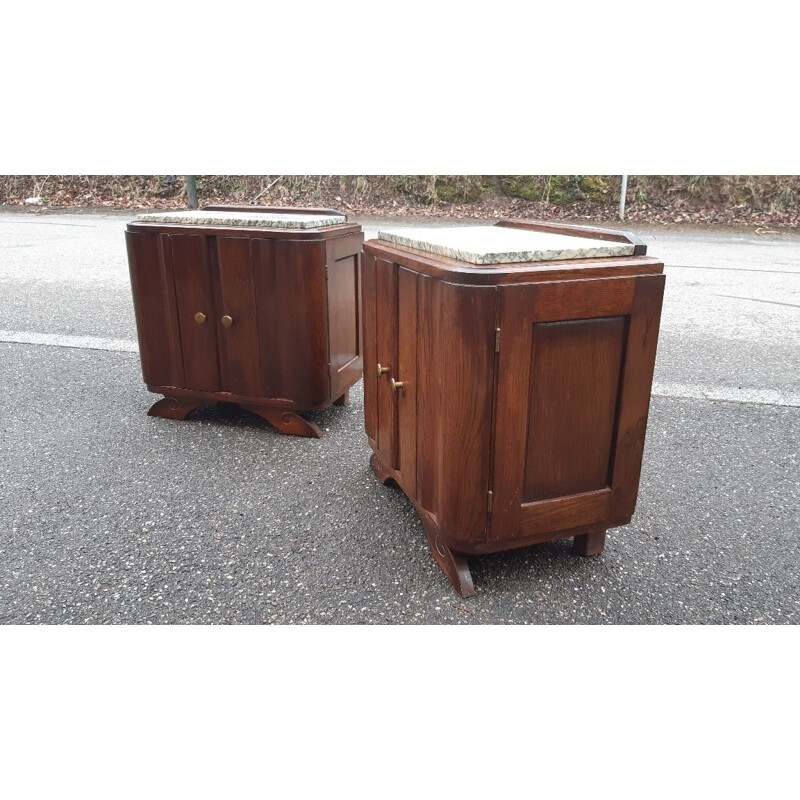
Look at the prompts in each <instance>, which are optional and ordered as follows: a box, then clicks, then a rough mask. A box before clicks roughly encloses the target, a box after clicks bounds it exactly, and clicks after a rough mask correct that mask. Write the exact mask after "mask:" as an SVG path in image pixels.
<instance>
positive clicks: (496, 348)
mask: <svg viewBox="0 0 800 800" xmlns="http://www.w3.org/2000/svg"><path fill="white" fill-rule="evenodd" d="M494 351H495V353H499V352H500V328H495V329H494Z"/></svg>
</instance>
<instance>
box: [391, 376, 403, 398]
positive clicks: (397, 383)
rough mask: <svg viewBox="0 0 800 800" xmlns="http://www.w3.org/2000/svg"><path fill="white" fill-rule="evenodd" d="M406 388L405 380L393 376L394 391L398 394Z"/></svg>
mask: <svg viewBox="0 0 800 800" xmlns="http://www.w3.org/2000/svg"><path fill="white" fill-rule="evenodd" d="M405 388H406V384H405V382H404V381H396V380H395V379H394V378H392V391H393V392H394V393H395V394H397V392H400V391H404V390H405Z"/></svg>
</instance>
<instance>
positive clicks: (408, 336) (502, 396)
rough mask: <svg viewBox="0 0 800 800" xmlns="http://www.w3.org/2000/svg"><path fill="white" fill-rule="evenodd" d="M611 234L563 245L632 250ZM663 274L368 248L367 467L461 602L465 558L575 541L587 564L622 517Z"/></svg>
mask: <svg viewBox="0 0 800 800" xmlns="http://www.w3.org/2000/svg"><path fill="white" fill-rule="evenodd" d="M503 224H514V225H516V226H517V227H522V226H521V225H518V224H517V223H515V222H514V223H512V222H510V221H508V222H504V223H503ZM525 226H526V227H531V228H532V229H537V230H552V229H553V227H554V226H552V225H550V224H545V223H542V224H541V225H540V224H538V223H525ZM556 227H559V228H563V226H556ZM579 231H580V232H579ZM555 232H565V231H563V230H560V229H559V230H557V231H555ZM606 233H608V234H609V235H607V236H596V231H595V229H593V228H587V229H585V230H582V229H575V230H573V231H571V232H570V234H569V235H575V236H578V235H583V236H589V237H595V238H606V239H610V240H612V241H634V243H635V237H632V236H630V235H628V234H625V233H622V232H616V231H614V232H606ZM612 235H613V237H615V238H612ZM662 271H663V264H662V263H661V262H660V261H658V260H657V259H653V258H649V257H647V256H645V255H638V256H635V257H632V256H631V257H623V258H617V257H612V258H604V259H580V260H574V261H567V262H563V261H562V262H548V263H544V262H539V263H533V264H527V265H496V266H490V267H489V268H475V267H471V266H469V265H465V264H464V263H463V262H458V261H453V260H450V259H445V258H439V257H435V256H431V255H430V254H425V253H421V252H419V251H412V250H410V249H409V248H405V247H398V246H395V245H391V244H389V243H387V242H382V241H378V240H372V241H370V242H366V243H365V245H364V257H363V259H362V284H363V296H362V302H363V315H362V316H363V320H364V329H363V334H364V352H365V356H366V361H365V390H364V405H365V409H364V410H365V427H366V431H367V435H368V438H369V441H370V445H371V446H372V448H373V450H374V455H373V457H372V460H371V462H370V463H371V465H372V468H373V470H374V471H375V472H376V474H377V475H378V477H380V478H381V480H383V481H385V480H388V479H389V478H391V479H393V480H395V481H396V482H397V483H398V484H399V486H400V487H401V488H402V489H403V491H404V492H405V493H406V494H407V495H408V497H409V498H410V499H411V501H412V502H413V503H414V505H415V507H416V509H417V511H418V512H419V514H420V517H421V519H422V521H423V525H424V527H425V532H426V535H427V537H428V542H429V544H430V546H431V552H432V554H433V556H434V558H435V559H436V561H437V563H439V565H440V566H441V567H442V569H443V570H444V571H445V573H446V574H447V576H448V577H449V578H450V580H451V581H452V582H453V584H454V586H455V587H456V588H457V589H458V591H459V592H461V593H462V594H463V595H464V596H467V595H469V594H471V593H473V592H474V589H473V587H472V581H471V578H469V570H468V569H467V567H466V561H465V560H464V555H465V554H480V553H489V552H495V551H499V550H505V549H509V548H514V547H523V546H527V545H531V544H536V543H540V542H544V541H548V540H551V539H559V538H565V537H569V536H571V537H574V538H575V552H578V553H581V554H583V555H593V554H597V553H600V552H602V549H603V543H604V541H605V531H606V530H607V529H608V528H610V527H615V526H618V525H622V524H625V523H627V522H628V521H630V517H631V515H632V514H633V511H634V507H635V501H636V493H637V489H638V481H639V473H640V470H641V460H642V450H643V446H644V436H645V429H646V423H647V411H648V406H649V398H650V387H651V383H652V376H653V365H654V362H655V351H656V342H657V338H658V324H659V316H660V308H661V298H662V295H663V289H664V276H663V275H662V274H661V273H662ZM476 278H477V280H476ZM379 363H380V364H381V367H383V368H386V367H388V368H389V370H388V371H387V372H386V373H384V374H381V375H380V376H379V375H378V364H379ZM392 379H394V381H395V385H396V384H397V382H398V381H399V382H400V383H401V384H402V387H400V388H399V389H398V390H397V391H395V392H392V387H391V381H392ZM412 442H415V444H412Z"/></svg>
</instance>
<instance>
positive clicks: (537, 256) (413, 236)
mask: <svg viewBox="0 0 800 800" xmlns="http://www.w3.org/2000/svg"><path fill="white" fill-rule="evenodd" d="M378 238H379V239H382V240H383V241H385V242H392V243H393V244H399V245H403V246H404V247H411V248H413V249H414V250H424V251H425V252H426V253H433V254H434V255H438V256H444V257H446V258H454V259H457V260H459V261H467V262H469V263H470V264H476V265H485V264H513V263H518V262H523V261H564V260H567V259H573V258H597V257H602V256H629V255H633V247H634V246H633V245H632V244H631V243H630V242H608V241H605V240H603V239H592V238H585V237H583V236H565V235H564V234H561V233H545V232H543V231H527V230H522V229H520V228H504V227H499V226H496V225H476V226H464V227H458V228H386V229H383V230H379V231H378Z"/></svg>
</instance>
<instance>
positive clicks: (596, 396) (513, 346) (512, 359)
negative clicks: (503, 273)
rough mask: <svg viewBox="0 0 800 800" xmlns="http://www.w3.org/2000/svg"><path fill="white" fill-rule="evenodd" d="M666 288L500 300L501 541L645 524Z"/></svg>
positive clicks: (657, 281) (526, 293) (622, 281)
mask: <svg viewBox="0 0 800 800" xmlns="http://www.w3.org/2000/svg"><path fill="white" fill-rule="evenodd" d="M663 285H664V276H663V275H648V276H639V277H634V278H612V279H607V280H577V281H561V282H552V283H538V284H536V283H534V284H525V285H517V286H505V287H502V288H501V289H500V295H501V299H500V304H501V305H500V328H501V333H500V352H499V368H498V380H497V399H496V411H495V426H496V427H495V442H494V448H493V449H494V464H493V511H492V516H491V523H490V535H489V538H490V540H491V539H510V538H519V539H530V540H534V541H535V540H536V537H538V536H540V537H541V540H545V539H547V538H550V537H549V536H548V534H550V533H554V532H559V531H566V530H570V529H573V528H578V527H581V526H589V525H593V524H602V523H605V522H613V521H615V520H619V521H623V520H624V519H625V518H626V517H630V515H631V514H632V513H633V510H634V506H635V502H636V494H637V490H638V483H639V472H640V468H641V460H642V450H643V447H644V436H645V428H646V425H647V413H648V406H649V401H650V387H651V383H652V377H653V365H654V362H655V353H656V341H657V337H658V322H659V316H660V311H661V299H662V295H663Z"/></svg>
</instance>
